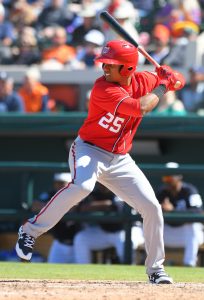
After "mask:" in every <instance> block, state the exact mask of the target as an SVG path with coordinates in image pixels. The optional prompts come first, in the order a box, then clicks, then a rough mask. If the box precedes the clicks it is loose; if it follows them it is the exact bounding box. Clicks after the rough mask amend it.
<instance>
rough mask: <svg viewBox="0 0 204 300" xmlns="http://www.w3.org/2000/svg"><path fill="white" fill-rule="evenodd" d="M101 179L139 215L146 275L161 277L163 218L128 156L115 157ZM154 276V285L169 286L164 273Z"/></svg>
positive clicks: (163, 254)
mask: <svg viewBox="0 0 204 300" xmlns="http://www.w3.org/2000/svg"><path fill="white" fill-rule="evenodd" d="M103 175H104V176H103V177H102V178H101V183H103V184H105V185H106V186H107V187H108V188H110V190H112V191H113V192H114V193H115V194H116V195H118V196H119V197H120V198H121V199H123V200H124V201H126V202H127V203H128V204H129V205H131V206H132V207H133V208H134V209H135V210H136V211H138V212H139V213H140V214H141V215H142V217H143V232H144V238H145V247H146V252H147V258H146V261H145V265H146V268H147V274H148V275H151V274H153V273H154V274H157V273H160V274H162V273H163V272H164V271H163V270H164V267H163V262H164V258H165V253H164V241H163V226H164V224H163V214H162V210H161V206H160V204H159V202H158V200H157V199H156V196H155V193H154V191H153V189H152V187H151V185H150V183H149V181H148V180H147V178H146V177H145V175H144V174H143V172H142V171H141V170H140V169H139V168H138V166H137V165H136V164H135V162H134V161H133V160H132V159H131V157H130V156H129V155H125V156H117V157H115V159H114V161H113V163H112V165H111V166H110V168H109V169H108V172H106V174H103ZM156 276H157V275H155V279H154V281H155V282H156V281H157V283H161V281H163V282H162V283H171V282H169V281H171V280H169V279H168V278H167V277H166V274H165V273H164V276H163V275H161V276H160V278H156ZM160 279H161V281H160ZM158 281H160V282H158ZM151 282H152V277H151Z"/></svg>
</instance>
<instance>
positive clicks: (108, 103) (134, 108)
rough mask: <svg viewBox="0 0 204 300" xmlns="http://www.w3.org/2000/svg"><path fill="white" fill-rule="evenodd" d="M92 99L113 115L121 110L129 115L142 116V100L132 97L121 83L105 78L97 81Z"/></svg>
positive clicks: (95, 103)
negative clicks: (108, 80) (111, 81)
mask: <svg viewBox="0 0 204 300" xmlns="http://www.w3.org/2000/svg"><path fill="white" fill-rule="evenodd" d="M91 101H92V104H93V105H97V106H99V107H101V108H102V109H103V110H105V111H107V112H111V113H112V114H113V115H115V114H116V112H119V113H122V114H124V115H128V116H135V117H141V111H140V100H139V99H135V98H132V97H130V96H129V94H128V92H127V91H126V90H125V89H123V88H122V87H121V86H120V85H117V84H114V83H110V82H107V81H105V80H98V81H96V83H95V85H94V87H93V90H92V93H91ZM121 103H122V106H121Z"/></svg>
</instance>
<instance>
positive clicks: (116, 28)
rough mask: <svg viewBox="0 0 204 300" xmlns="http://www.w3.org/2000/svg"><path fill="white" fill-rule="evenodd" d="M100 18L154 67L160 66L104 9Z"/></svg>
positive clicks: (176, 84) (178, 84) (176, 86)
mask: <svg viewBox="0 0 204 300" xmlns="http://www.w3.org/2000/svg"><path fill="white" fill-rule="evenodd" d="M100 18H101V19H102V20H103V21H104V22H106V23H107V24H108V25H109V26H110V27H111V28H112V29H113V30H114V31H115V32H116V33H117V34H118V35H120V36H121V37H122V38H123V39H124V40H126V41H127V42H129V43H131V44H132V45H133V46H135V47H136V48H137V49H138V51H139V52H140V53H141V54H142V55H143V56H144V57H145V58H146V59H147V60H148V61H149V62H150V63H151V64H153V65H154V66H155V67H156V68H159V67H160V64H159V63H158V62H157V61H156V60H154V58H153V57H151V55H149V54H148V53H147V51H146V50H145V49H144V48H143V47H142V46H140V45H138V43H137V42H136V40H135V39H133V37H132V36H131V35H130V34H129V33H128V32H127V31H126V30H125V29H124V28H123V27H122V26H121V25H120V24H119V23H118V21H117V20H116V19H114V18H113V17H112V16H111V15H110V14H109V13H108V12H107V11H106V10H105V11H103V12H101V13H100ZM180 84H181V83H180V81H177V82H176V83H175V85H174V87H175V88H178V87H179V86H180Z"/></svg>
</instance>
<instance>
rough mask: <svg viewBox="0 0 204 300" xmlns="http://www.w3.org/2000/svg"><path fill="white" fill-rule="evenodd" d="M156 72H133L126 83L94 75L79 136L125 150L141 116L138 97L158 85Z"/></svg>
mask: <svg viewBox="0 0 204 300" xmlns="http://www.w3.org/2000/svg"><path fill="white" fill-rule="evenodd" d="M159 82H160V79H159V78H158V76H157V75H156V73H151V72H146V71H145V72H136V73H134V75H133V76H132V81H131V84H130V85H129V86H121V85H119V84H117V83H112V82H108V81H106V79H105V76H102V77H100V78H98V79H97V80H96V82H95V84H94V86H93V89H92V91H91V96H90V103H89V112H88V116H87V118H86V120H85V122H84V124H83V125H82V127H81V128H80V130H79V136H80V137H81V138H82V139H83V140H85V141H88V142H90V143H92V144H94V145H96V146H97V147H100V148H102V149H104V150H106V151H109V152H112V153H117V154H126V153H127V152H129V151H130V149H131V147H132V140H133V137H134V135H135V133H136V131H137V128H138V126H139V124H140V122H141V120H142V114H141V110H140V97H142V96H145V95H146V94H148V93H150V92H151V91H152V90H153V89H154V88H155V87H157V86H158V85H159Z"/></svg>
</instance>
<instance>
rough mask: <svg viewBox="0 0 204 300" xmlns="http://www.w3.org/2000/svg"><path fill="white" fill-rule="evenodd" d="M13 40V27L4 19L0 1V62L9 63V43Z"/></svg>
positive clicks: (10, 54) (10, 55)
mask: <svg viewBox="0 0 204 300" xmlns="http://www.w3.org/2000/svg"><path fill="white" fill-rule="evenodd" d="M13 41H14V27H13V25H12V23H11V22H10V21H8V20H6V19H5V8H4V6H3V4H2V3H0V64H8V63H10V60H11V57H12V53H11V49H10V47H11V45H12V44H13Z"/></svg>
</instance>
